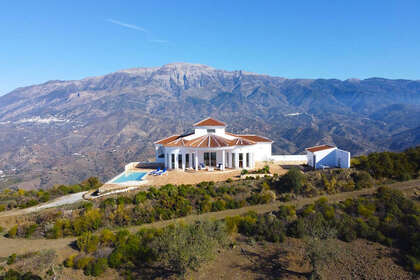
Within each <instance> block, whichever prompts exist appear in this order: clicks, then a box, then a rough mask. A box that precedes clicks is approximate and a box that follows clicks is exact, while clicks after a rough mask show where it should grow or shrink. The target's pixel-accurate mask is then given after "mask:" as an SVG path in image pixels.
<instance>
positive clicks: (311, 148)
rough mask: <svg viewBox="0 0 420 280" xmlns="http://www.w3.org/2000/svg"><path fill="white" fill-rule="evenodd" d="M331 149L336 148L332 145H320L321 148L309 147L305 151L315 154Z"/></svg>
mask: <svg viewBox="0 0 420 280" xmlns="http://www.w3.org/2000/svg"><path fill="white" fill-rule="evenodd" d="M331 148H335V147H334V146H330V145H320V146H314V147H309V148H306V149H305V150H307V151H309V152H311V153H314V152H318V151H322V150H328V149H331Z"/></svg>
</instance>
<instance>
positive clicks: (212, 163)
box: [210, 152, 216, 167]
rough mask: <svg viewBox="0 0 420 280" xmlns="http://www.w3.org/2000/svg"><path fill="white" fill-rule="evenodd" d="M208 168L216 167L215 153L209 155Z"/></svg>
mask: <svg viewBox="0 0 420 280" xmlns="http://www.w3.org/2000/svg"><path fill="white" fill-rule="evenodd" d="M210 166H212V167H216V152H211V153H210Z"/></svg>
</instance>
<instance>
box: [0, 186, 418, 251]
mask: <svg viewBox="0 0 420 280" xmlns="http://www.w3.org/2000/svg"><path fill="white" fill-rule="evenodd" d="M389 187H392V188H394V189H399V190H401V191H403V192H409V191H417V192H420V179H418V180H411V181H407V182H402V183H395V184H391V185H389ZM377 188H378V187H375V188H371V189H363V190H360V191H354V192H345V193H338V194H333V195H328V196H324V197H326V198H327V199H328V201H329V202H338V201H342V200H345V199H347V198H354V197H358V196H362V195H368V194H373V193H375V191H376V190H377ZM320 197H322V196H317V197H312V198H302V199H298V200H294V201H290V202H280V201H275V202H273V203H269V204H263V205H254V206H248V207H243V208H239V209H232V210H225V211H220V212H209V213H205V214H202V215H190V216H187V217H183V218H177V219H173V220H168V221H159V222H155V223H151V224H145V225H141V226H133V227H128V228H127V229H128V230H130V231H131V232H135V231H137V230H139V229H140V228H145V227H163V226H166V225H168V224H171V223H174V222H186V223H188V222H192V221H195V220H200V219H223V218H225V217H228V216H235V215H240V214H244V213H246V212H248V211H255V212H257V213H266V212H270V211H274V210H277V209H278V207H279V206H280V205H295V206H296V208H301V207H303V206H304V205H307V204H310V203H313V202H314V201H316V200H318V199H319V198H320ZM75 240H76V238H63V239H8V238H5V237H0V257H6V256H9V255H11V254H13V253H16V254H24V253H28V252H34V251H39V250H43V249H54V250H57V251H66V252H69V254H71V252H72V251H73V250H72V249H70V246H69V245H70V244H71V243H72V242H73V241H75Z"/></svg>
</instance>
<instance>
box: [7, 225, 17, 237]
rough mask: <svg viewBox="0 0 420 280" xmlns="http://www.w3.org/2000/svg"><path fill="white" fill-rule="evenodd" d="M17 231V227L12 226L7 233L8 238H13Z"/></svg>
mask: <svg viewBox="0 0 420 280" xmlns="http://www.w3.org/2000/svg"><path fill="white" fill-rule="evenodd" d="M17 231H18V226H17V225H14V226H13V227H12V228H11V229H9V231H8V232H7V237H8V238H15V237H16V234H17Z"/></svg>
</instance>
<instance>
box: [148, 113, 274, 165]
mask: <svg viewBox="0 0 420 280" xmlns="http://www.w3.org/2000/svg"><path fill="white" fill-rule="evenodd" d="M225 127H226V126H225V125H224V124H223V123H221V122H219V121H217V120H214V119H210V118H208V119H205V120H203V121H201V122H199V123H198V124H196V125H195V129H194V133H192V134H188V135H173V136H170V137H168V138H165V139H162V140H160V141H157V142H155V150H156V161H158V162H161V163H162V164H163V165H164V166H165V168H166V169H181V170H185V169H195V170H198V169H199V168H200V167H201V168H219V169H220V170H224V169H226V168H232V169H248V168H254V167H255V162H257V161H268V160H270V158H271V145H272V143H273V142H272V141H271V140H269V139H267V138H264V137H261V136H257V135H235V134H232V133H227V132H226V131H225Z"/></svg>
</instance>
